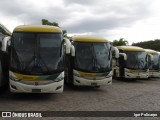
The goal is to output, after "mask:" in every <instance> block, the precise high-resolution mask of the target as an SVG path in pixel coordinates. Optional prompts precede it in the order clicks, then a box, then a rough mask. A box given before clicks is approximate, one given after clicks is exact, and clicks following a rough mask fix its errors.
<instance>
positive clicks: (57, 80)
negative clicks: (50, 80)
mask: <svg viewBox="0 0 160 120" xmlns="http://www.w3.org/2000/svg"><path fill="white" fill-rule="evenodd" d="M63 79H64V78H63V77H60V78H56V79H55V80H54V81H55V82H59V81H61V80H63Z"/></svg>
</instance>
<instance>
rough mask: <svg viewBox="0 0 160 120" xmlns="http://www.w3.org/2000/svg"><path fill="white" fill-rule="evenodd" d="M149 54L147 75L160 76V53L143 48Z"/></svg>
mask: <svg viewBox="0 0 160 120" xmlns="http://www.w3.org/2000/svg"><path fill="white" fill-rule="evenodd" d="M145 51H146V52H147V53H148V54H149V55H150V56H151V57H150V59H149V63H150V67H149V77H160V54H159V52H157V51H155V50H151V49H145Z"/></svg>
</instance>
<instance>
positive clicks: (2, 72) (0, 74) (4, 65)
mask: <svg viewBox="0 0 160 120" xmlns="http://www.w3.org/2000/svg"><path fill="white" fill-rule="evenodd" d="M9 36H11V32H10V31H9V30H8V29H7V28H6V27H5V26H4V25H3V24H1V23H0V87H3V86H4V85H7V84H8V56H7V54H5V53H4V52H2V41H3V40H4V38H5V37H9Z"/></svg>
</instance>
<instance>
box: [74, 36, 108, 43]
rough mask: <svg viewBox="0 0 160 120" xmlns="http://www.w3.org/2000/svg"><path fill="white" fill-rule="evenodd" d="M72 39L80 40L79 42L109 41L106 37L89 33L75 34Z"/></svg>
mask: <svg viewBox="0 0 160 120" xmlns="http://www.w3.org/2000/svg"><path fill="white" fill-rule="evenodd" d="M72 40H73V41H78V42H109V41H108V40H107V39H105V38H101V37H95V36H87V35H78V36H73V37H72Z"/></svg>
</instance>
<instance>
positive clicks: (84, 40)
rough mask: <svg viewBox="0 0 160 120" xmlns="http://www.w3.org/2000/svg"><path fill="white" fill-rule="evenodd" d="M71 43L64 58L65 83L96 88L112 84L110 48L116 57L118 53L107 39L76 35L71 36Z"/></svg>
mask: <svg viewBox="0 0 160 120" xmlns="http://www.w3.org/2000/svg"><path fill="white" fill-rule="evenodd" d="M71 44H72V45H71V55H70V57H68V58H66V63H67V65H66V66H67V67H66V68H67V70H66V74H67V75H66V83H67V84H69V85H72V86H91V87H97V88H99V87H100V86H101V85H109V84H112V50H114V51H116V56H117V57H118V55H119V53H117V51H118V50H116V48H114V49H113V47H112V45H111V44H110V42H109V41H108V40H106V39H104V38H100V37H95V36H85V35H77V36H73V37H72V38H71ZM69 61H70V62H69Z"/></svg>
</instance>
